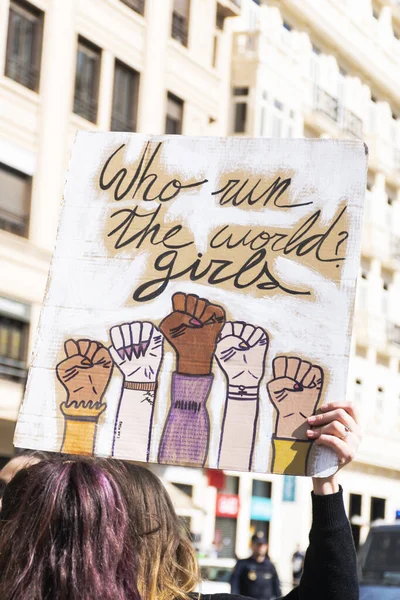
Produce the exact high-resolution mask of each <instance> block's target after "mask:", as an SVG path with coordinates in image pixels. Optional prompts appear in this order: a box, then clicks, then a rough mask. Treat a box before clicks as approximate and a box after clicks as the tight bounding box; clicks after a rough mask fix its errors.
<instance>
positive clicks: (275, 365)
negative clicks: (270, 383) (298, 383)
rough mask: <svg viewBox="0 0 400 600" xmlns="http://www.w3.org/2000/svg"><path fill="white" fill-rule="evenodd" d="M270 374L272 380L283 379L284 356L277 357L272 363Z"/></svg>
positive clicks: (284, 369) (284, 368) (284, 371)
mask: <svg viewBox="0 0 400 600" xmlns="http://www.w3.org/2000/svg"><path fill="white" fill-rule="evenodd" d="M272 373H273V376H274V379H278V378H279V377H285V375H286V356H277V357H276V358H274V360H273V361H272Z"/></svg>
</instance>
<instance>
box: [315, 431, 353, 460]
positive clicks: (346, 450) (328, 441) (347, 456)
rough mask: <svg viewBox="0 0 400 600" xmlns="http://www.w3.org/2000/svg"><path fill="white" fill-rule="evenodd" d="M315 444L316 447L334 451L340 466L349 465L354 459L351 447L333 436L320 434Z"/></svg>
mask: <svg viewBox="0 0 400 600" xmlns="http://www.w3.org/2000/svg"><path fill="white" fill-rule="evenodd" d="M315 443H316V444H317V445H318V446H326V447H327V448H331V449H332V450H334V451H335V452H336V454H337V457H338V459H339V462H340V463H341V464H342V465H343V464H347V463H349V462H350V461H351V460H353V458H354V453H353V450H352V448H351V446H349V444H347V443H346V442H345V441H343V440H340V439H339V438H337V437H336V436H334V435H326V434H322V435H321V436H320V437H319V438H318V439H317V440H315Z"/></svg>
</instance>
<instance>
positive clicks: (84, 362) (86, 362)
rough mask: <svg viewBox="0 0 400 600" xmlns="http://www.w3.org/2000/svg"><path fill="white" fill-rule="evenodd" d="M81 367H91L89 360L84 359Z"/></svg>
mask: <svg viewBox="0 0 400 600" xmlns="http://www.w3.org/2000/svg"><path fill="white" fill-rule="evenodd" d="M82 364H83V365H91V364H92V363H91V362H90V360H89V359H88V358H84V359H83V361H82Z"/></svg>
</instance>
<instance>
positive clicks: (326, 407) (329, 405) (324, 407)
mask: <svg viewBox="0 0 400 600" xmlns="http://www.w3.org/2000/svg"><path fill="white" fill-rule="evenodd" d="M330 408H331V403H330V402H329V403H328V404H323V405H322V406H321V410H324V411H325V410H329V409H330Z"/></svg>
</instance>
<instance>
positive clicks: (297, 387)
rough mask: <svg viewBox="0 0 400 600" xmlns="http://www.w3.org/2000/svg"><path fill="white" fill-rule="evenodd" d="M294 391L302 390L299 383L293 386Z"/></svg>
mask: <svg viewBox="0 0 400 600" xmlns="http://www.w3.org/2000/svg"><path fill="white" fill-rule="evenodd" d="M293 389H294V390H301V385H300V384H299V383H295V384H294V386H293Z"/></svg>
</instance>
